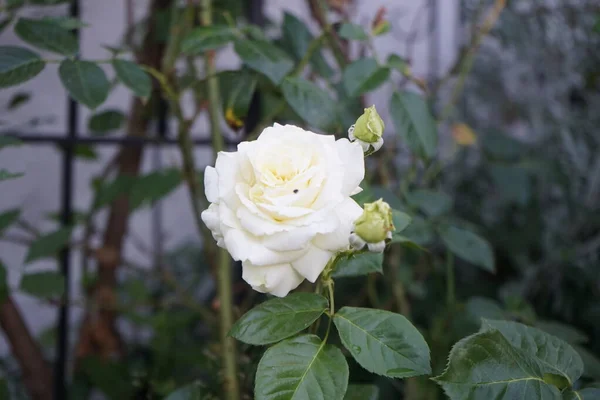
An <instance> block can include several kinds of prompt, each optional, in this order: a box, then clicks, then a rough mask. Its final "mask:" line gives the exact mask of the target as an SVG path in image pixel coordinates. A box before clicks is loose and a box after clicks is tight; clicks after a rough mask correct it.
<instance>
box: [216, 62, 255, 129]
mask: <svg viewBox="0 0 600 400" xmlns="http://www.w3.org/2000/svg"><path fill="white" fill-rule="evenodd" d="M219 83H220V88H221V98H222V101H223V115H225V120H226V121H227V123H228V124H229V126H230V127H232V128H233V129H239V128H241V127H242V126H243V125H244V121H245V120H246V116H247V115H248V110H249V108H250V102H251V101H252V97H253V96H254V92H255V90H256V85H257V83H258V79H257V78H256V76H255V74H253V73H252V72H250V71H249V70H247V69H242V70H240V71H223V72H221V73H220V74H219Z"/></svg>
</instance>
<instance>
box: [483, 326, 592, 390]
mask: <svg viewBox="0 0 600 400" xmlns="http://www.w3.org/2000/svg"><path fill="white" fill-rule="evenodd" d="M481 329H482V330H496V331H498V332H500V333H501V334H502V335H503V336H504V338H506V340H507V341H508V342H509V343H510V344H511V345H512V346H513V347H514V348H515V349H518V350H519V352H520V353H521V354H523V355H526V356H527V357H529V358H531V359H535V361H536V363H538V364H539V365H540V366H541V367H543V372H544V373H552V374H556V375H559V376H560V377H563V378H565V379H567V381H568V382H569V386H570V385H571V384H572V383H573V382H575V381H576V380H577V379H579V377H580V376H581V374H582V373H583V361H582V360H581V357H580V356H579V354H577V352H576V351H575V350H574V349H573V348H572V347H571V346H570V345H569V344H568V343H567V342H565V341H562V340H561V339H559V338H557V337H555V336H552V335H549V334H547V333H546V332H544V331H541V330H539V329H537V328H532V327H529V326H527V325H523V324H520V323H517V322H512V321H502V320H490V319H484V320H483V323H482V326H481Z"/></svg>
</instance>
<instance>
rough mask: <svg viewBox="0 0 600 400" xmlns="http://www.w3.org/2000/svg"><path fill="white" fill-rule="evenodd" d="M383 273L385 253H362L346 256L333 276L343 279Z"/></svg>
mask: <svg viewBox="0 0 600 400" xmlns="http://www.w3.org/2000/svg"><path fill="white" fill-rule="evenodd" d="M371 272H379V273H382V272H383V253H370V252H366V253H360V254H356V255H354V254H351V255H349V256H345V257H344V258H343V259H342V260H341V261H340V262H339V263H338V265H337V268H336V270H335V272H334V273H333V276H334V277H335V278H343V277H349V276H360V275H367V274H370V273H371Z"/></svg>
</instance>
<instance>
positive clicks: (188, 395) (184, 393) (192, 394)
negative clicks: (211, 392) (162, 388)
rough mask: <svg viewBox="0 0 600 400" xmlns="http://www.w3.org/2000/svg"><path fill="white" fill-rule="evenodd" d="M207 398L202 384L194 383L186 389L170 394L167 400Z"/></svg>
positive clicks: (199, 399)
mask: <svg viewBox="0 0 600 400" xmlns="http://www.w3.org/2000/svg"><path fill="white" fill-rule="evenodd" d="M205 398H206V390H205V389H204V388H203V387H202V384H201V383H200V382H194V383H191V384H189V385H186V386H184V387H181V388H179V389H177V390H176V391H174V392H173V393H171V394H169V395H168V396H167V397H166V398H165V400H204V399H205Z"/></svg>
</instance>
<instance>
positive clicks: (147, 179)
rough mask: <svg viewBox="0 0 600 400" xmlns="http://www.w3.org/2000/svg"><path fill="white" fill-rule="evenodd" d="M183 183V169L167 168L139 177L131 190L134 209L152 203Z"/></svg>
mask: <svg viewBox="0 0 600 400" xmlns="http://www.w3.org/2000/svg"><path fill="white" fill-rule="evenodd" d="M180 184H181V171H179V169H177V168H166V169H164V170H161V171H155V172H152V173H150V174H148V175H144V176H141V177H139V178H137V180H136V181H135V183H134V184H133V187H132V188H131V192H130V200H129V206H130V207H131V209H132V210H135V209H137V208H138V207H143V206H145V205H147V204H152V203H154V202H156V201H158V200H160V199H161V198H163V197H165V196H167V195H168V194H169V193H171V192H172V191H174V190H175V189H177V187H178V186H179V185H180Z"/></svg>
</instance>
